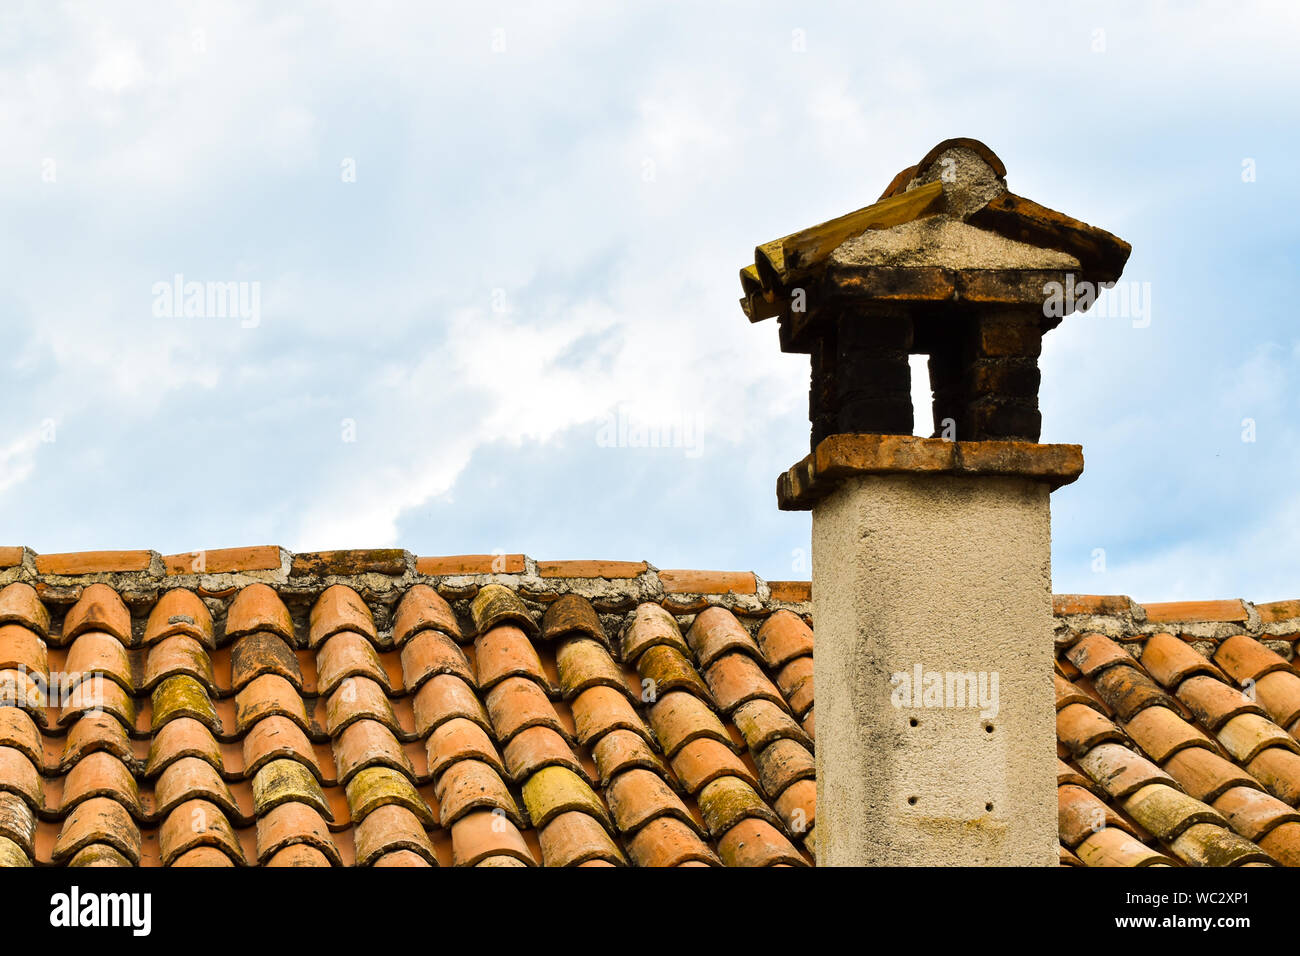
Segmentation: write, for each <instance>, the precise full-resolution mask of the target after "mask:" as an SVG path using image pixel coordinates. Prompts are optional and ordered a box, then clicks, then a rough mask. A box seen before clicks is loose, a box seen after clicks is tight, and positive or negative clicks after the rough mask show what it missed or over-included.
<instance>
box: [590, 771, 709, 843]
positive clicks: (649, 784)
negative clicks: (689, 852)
mask: <svg viewBox="0 0 1300 956" xmlns="http://www.w3.org/2000/svg"><path fill="white" fill-rule="evenodd" d="M607 795H608V799H609V808H610V812H611V813H612V814H613V817H614V822H615V823H616V824H617V826H618V829H619V830H620V831H621V832H622V833H624V834H628V835H630V834H634V833H636V831H637V830H639V829H641V827H643V826H645V825H646V824H647V823H649V822H650V821H651V820H655V819H658V818H659V817H664V816H671V817H676V818H677V819H679V820H681V821H682V822H684V823H685V824H686V825H687V826H689V827H691V828H693V829H695V830H697V831H698V832H700V834H701V835H703V828H702V827H700V825H699V824H698V823H696V821H695V818H694V817H692V816H691V814H690V811H689V810H687V809H686V804H684V803H682V801H681V798H680V797H678V796H677V794H675V793H673V791H672V789H671V788H670V787H669V786H668V785H667V784H666V783H664V780H663V778H662V777H660V776H659V775H658V774H656V773H652V772H651V771H649V770H635V769H634V770H628V771H626V772H624V773H620V774H619V775H618V776H617V777H615V778H614V779H613V780H612V781H610V784H609V787H608V794H607Z"/></svg>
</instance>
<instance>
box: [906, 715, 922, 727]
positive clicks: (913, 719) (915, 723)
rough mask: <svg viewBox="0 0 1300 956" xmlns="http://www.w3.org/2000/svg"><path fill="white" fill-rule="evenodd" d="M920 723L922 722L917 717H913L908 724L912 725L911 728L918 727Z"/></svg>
mask: <svg viewBox="0 0 1300 956" xmlns="http://www.w3.org/2000/svg"><path fill="white" fill-rule="evenodd" d="M919 723H920V721H919V720H917V719H916V718H915V717H913V718H912V719H911V720H909V721H908V724H909V725H911V726H913V727H915V726H917V725H918V724H919Z"/></svg>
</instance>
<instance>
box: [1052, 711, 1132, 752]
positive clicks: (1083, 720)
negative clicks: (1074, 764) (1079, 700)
mask: <svg viewBox="0 0 1300 956" xmlns="http://www.w3.org/2000/svg"><path fill="white" fill-rule="evenodd" d="M1056 739H1057V740H1059V741H1060V742H1061V743H1063V744H1065V745H1066V746H1067V747H1068V748H1069V749H1070V752H1071V753H1072V754H1074V755H1075V756H1076V757H1077V756H1081V755H1083V754H1085V753H1087V752H1088V751H1089V750H1091V749H1092V748H1093V747H1095V746H1097V745H1098V744H1100V743H1104V742H1106V741H1108V740H1113V741H1116V742H1118V743H1123V742H1124V735H1123V734H1122V733H1120V730H1119V728H1118V727H1116V726H1115V725H1114V724H1113V723H1111V721H1110V720H1109V719H1107V718H1106V717H1105V716H1104V715H1102V714H1100V713H1098V712H1097V710H1096V709H1095V708H1092V707H1089V706H1087V705H1086V704H1069V705H1068V706H1065V707H1062V708H1061V709H1060V710H1058V711H1057V712H1056Z"/></svg>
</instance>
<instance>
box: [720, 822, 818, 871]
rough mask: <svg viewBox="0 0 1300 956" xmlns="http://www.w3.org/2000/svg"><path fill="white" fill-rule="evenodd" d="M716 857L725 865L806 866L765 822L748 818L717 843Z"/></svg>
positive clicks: (792, 847) (785, 841) (788, 842)
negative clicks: (719, 857) (785, 864)
mask: <svg viewBox="0 0 1300 956" xmlns="http://www.w3.org/2000/svg"><path fill="white" fill-rule="evenodd" d="M718 855H719V856H721V857H722V862H723V863H725V864H726V865H727V866H773V865H775V864H778V863H789V864H791V865H793V866H806V865H807V863H806V862H805V860H804V858H803V857H801V856H800V855H799V853H798V851H797V850H795V848H794V846H793V844H791V843H790V841H789V840H787V839H786V838H785V836H784V835H783V834H782V833H781V832H780V831H779V830H778V829H776V827H774V826H772V825H771V824H770V823H768V822H766V821H765V820H759V819H755V818H752V817H751V818H748V819H745V820H742V821H741V822H740V823H737V824H736V825H735V826H734V827H732V828H731V829H730V830H728V831H727V832H726V833H725V834H724V835H723V836H722V839H720V840H719V841H718Z"/></svg>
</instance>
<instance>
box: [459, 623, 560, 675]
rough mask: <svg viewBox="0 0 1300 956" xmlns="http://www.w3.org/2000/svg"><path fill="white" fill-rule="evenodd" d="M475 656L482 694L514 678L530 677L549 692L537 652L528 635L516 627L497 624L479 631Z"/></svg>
mask: <svg viewBox="0 0 1300 956" xmlns="http://www.w3.org/2000/svg"><path fill="white" fill-rule="evenodd" d="M474 654H475V662H476V664H477V667H478V683H479V687H480V688H481V689H482V690H488V689H490V688H491V687H493V686H495V685H496V684H499V683H500V682H501V681H503V680H505V679H506V678H507V677H515V676H519V677H527V678H529V679H531V680H533V681H535V682H536V683H537V684H538V686H540V687H542V688H543V689H544V690H549V689H550V681H548V680H547V678H546V673H545V671H544V670H543V669H542V659H541V658H540V657H539V656H538V654H537V649H536V648H535V647H534V646H533V642H532V641H531V640H529V638H528V635H526V634H525V633H524V632H523V631H522V630H520V629H519V628H518V627H516V626H515V625H514V624H498V625H495V626H493V627H490V628H488V629H487V630H480V631H479V635H478V637H477V638H475V639H474Z"/></svg>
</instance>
